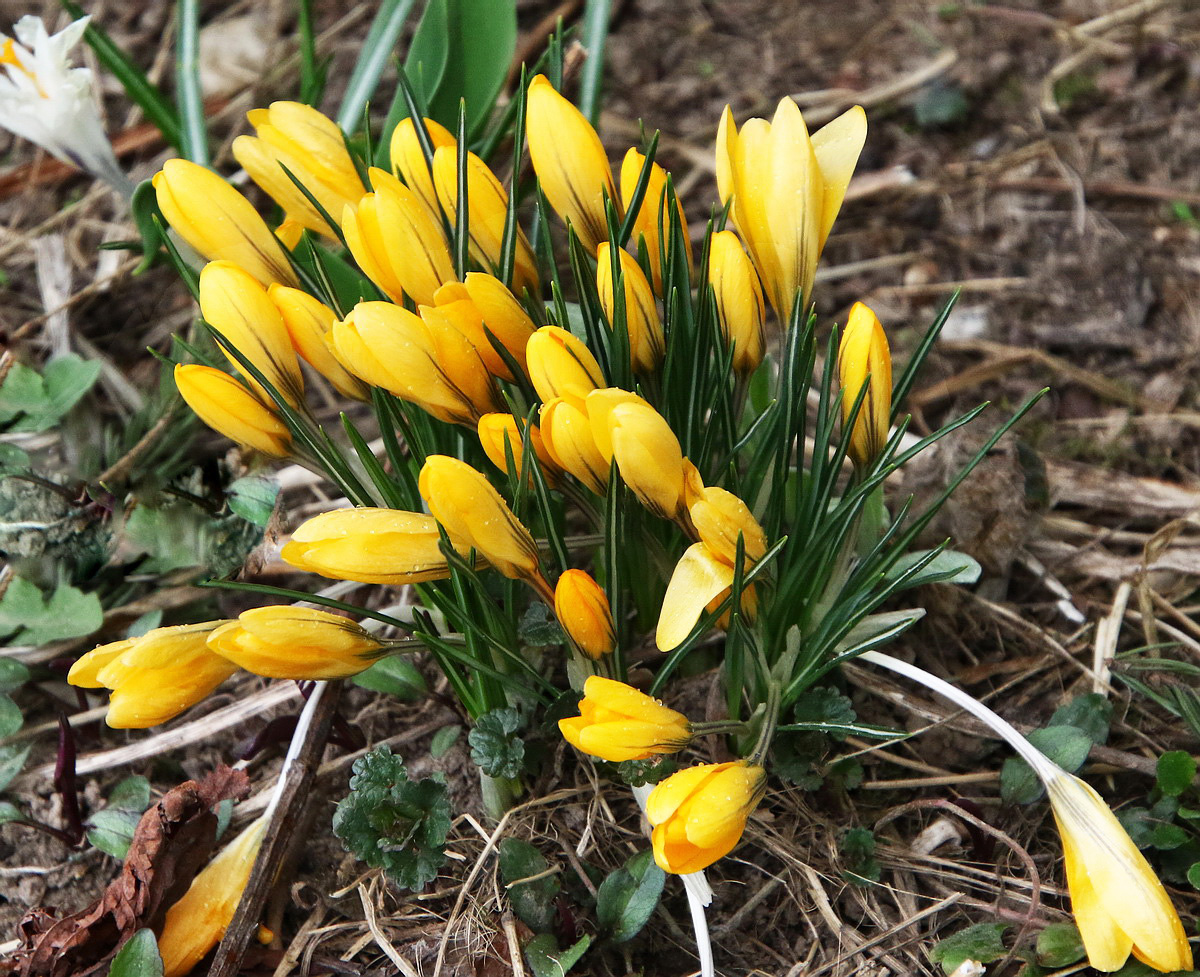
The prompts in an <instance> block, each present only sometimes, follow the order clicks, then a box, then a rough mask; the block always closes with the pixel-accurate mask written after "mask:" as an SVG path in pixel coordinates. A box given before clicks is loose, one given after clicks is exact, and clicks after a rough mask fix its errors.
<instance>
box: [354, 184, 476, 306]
mask: <svg viewBox="0 0 1200 977" xmlns="http://www.w3.org/2000/svg"><path fill="white" fill-rule="evenodd" d="M368 176H370V178H371V186H372V187H374V188H375V190H374V192H373V193H368V194H367V195H366V196H364V197H363V198H362V199H361V200H359V202H358V203H357V204H356V205H355V206H353V207H347V208H346V209H345V210H344V211H343V214H342V233H344V234H345V235H346V246H347V247H348V248H349V249H350V254H351V255H353V256H354V260H355V261H356V262H357V263H358V267H359V268H361V269H362V270H363V273H364V274H365V275H366V276H367V277H368V278H369V279H371V281H373V282H374V283H375V284H376V285H378V286H379V287H380V288H381V289H382V290H383V291H384V293H385V294H386V295H387V296H388V298H390V299H391V300H392V301H393V302H400V301H401V300H402V298H403V296H404V295H405V294H406V293H407V294H408V295H409V296H410V297H411V298H412V300H413V301H414V302H416V303H417V304H418V305H432V304H433V295H434V293H435V292H436V291H437V290H438V289H439V288H440V287H441V286H442V284H443V283H444V282H448V281H452V280H453V279H454V265H453V263H452V262H451V261H450V250H449V248H448V247H447V245H446V238H445V236H444V235H443V234H442V229H441V227H440V226H439V225H438V223H437V221H435V220H434V219H433V217H432V216H430V213H429V209H428V207H426V205H425V204H424V202H423V201H422V200H421V198H420V197H418V196H417V195H416V193H414V192H413V191H412V190H410V189H409V188H408V187H406V186H405V185H404V184H403V183H401V182H400V181H399V180H397V179H396V178H395V177H394V176H392V175H391V174H390V173H387V172H385V171H384V170H381V169H377V168H374V167H373V168H372V169H371V170H370V172H369V173H368Z"/></svg>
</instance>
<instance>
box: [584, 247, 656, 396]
mask: <svg viewBox="0 0 1200 977" xmlns="http://www.w3.org/2000/svg"><path fill="white" fill-rule="evenodd" d="M617 255H618V256H619V257H618V260H619V261H620V265H621V276H622V282H623V283H624V284H623V288H622V291H623V292H624V294H625V325H626V329H627V331H628V333H629V359H630V362H631V363H632V364H633V369H634V371H635V372H638V373H649V372H651V371H652V370H655V369H657V368H658V366H659V364H660V363H662V359H663V354H664V353H665V352H666V347H665V345H664V340H663V327H662V320H661V319H659V317H658V307H657V306H656V305H655V304H654V293H653V292H652V291H651V290H650V282H649V281H647V280H646V273H645V272H644V271H642V266H641V265H639V264H638V263H637V260H636V259H635V258H634V257H633V256H632V255H631V254H630V253H629V252H628V251H626V250H625V249H624V248H618V249H617ZM596 291H597V292H598V293H599V295H600V305H601V307H602V308H603V309H604V314H605V316H607V317H608V323H609V327H610V328H611V327H612V324H613V320H614V318H615V316H616V311H617V310H616V305H617V300H616V286H615V285H614V283H613V275H612V246H611V245H610V244H609V243H608V242H607V241H605V242H604V243H603V244H601V245H600V247H599V248H598V249H597V250H596Z"/></svg>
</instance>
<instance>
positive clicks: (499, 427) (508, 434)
mask: <svg viewBox="0 0 1200 977" xmlns="http://www.w3.org/2000/svg"><path fill="white" fill-rule="evenodd" d="M477 429H478V431H479V444H480V445H481V446H482V447H483V453H484V454H486V455H487V456H488V461H490V462H491V463H492V464H493V465H495V466H496V467H497V468H499V469H500V470H501V471H502V472H507V471H508V455H507V454H505V450H504V446H505V445H506V444H507V445H508V450H509V451H510V452H511V453H512V459H513V464H514V465H515V466H516V469H515V470H516V472H517V477H518V478H520V477H522V476H524V475H525V465H524V459H523V457H522V455H523V454H524V450H525V448H524V425H523V422H518V421H517V419H516V418H515V417H513V416H512V414H500V413H495V414H484V415H483V417H481V418H479V425H478V428H477ZM529 444H530V446H531V447H532V448H533V453H534V454H535V455H536V456H537V459H538V462H539V463H540V464H541V466H542V472H543V474H544V475H545V476H546V479H547V481H549V482H551V483H553V482H554V479H555V475H556V473H557V472H558V470H559V469H558V466H557V465H556V464H555V463H554V459H553V458H551V457H550V453H549V452H548V451H546V446H545V445H544V444H543V443H542V432H541V429H540V428H539V427H538V426H537V425H536V424H531V425H530V427H529Z"/></svg>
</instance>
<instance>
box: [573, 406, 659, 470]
mask: <svg viewBox="0 0 1200 977" xmlns="http://www.w3.org/2000/svg"><path fill="white" fill-rule="evenodd" d="M583 403H584V407H585V408H586V410H587V416H588V420H589V421H590V422H591V424H592V439H593V440H594V441H595V442H596V449H597V450H598V451H599V452H600V455H601V457H603V458H604V462H605V464H608V463H609V462H611V461H612V458H613V447H612V425H611V424H610V420H611V415H612V412H613V408H615V407H616V406H618V405H619V404H641V405H642V406H643V407H648V408H650V410H653V409H654V408H653V407H650V404H649V402H648V401H646V400H644V399H642V398H641V397H639V396H638V395H637V394H635V393H631V392H630V391H628V390H623V389H621V388H620V387H601V388H600V389H599V390H593V391H592V392H591V393H589V394H588V395H587V396H586V397H585V398H584V400H583Z"/></svg>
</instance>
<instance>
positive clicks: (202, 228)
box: [153, 159, 299, 285]
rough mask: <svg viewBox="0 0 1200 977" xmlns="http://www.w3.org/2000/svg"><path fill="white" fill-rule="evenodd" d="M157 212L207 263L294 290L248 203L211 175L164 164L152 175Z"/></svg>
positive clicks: (191, 166)
mask: <svg viewBox="0 0 1200 977" xmlns="http://www.w3.org/2000/svg"><path fill="white" fill-rule="evenodd" d="M153 183H154V193H155V196H156V197H157V199H158V207H159V210H161V211H162V212H163V216H164V217H165V218H166V219H167V223H168V224H170V225H171V228H172V229H173V230H174V231H175V233H176V234H178V235H179V236H180V237H181V238H183V239H184V240H185V241H187V243H188V244H190V245H191V246H192V247H193V248H195V249H196V250H197V251H198V252H199V253H200V254H201V255H203V256H204V257H205V258H208V259H209V260H210V261H216V260H219V259H226V260H228V261H232V262H234V263H236V264H238V265H240V266H241V267H242V268H245V269H246V271H248V272H249V273H250V274H251V275H253V276H254V277H255V278H257V279H258V280H259V282H260V283H261V284H263V285H269V284H270V283H271V282H281V283H283V284H284V285H298V284H299V282H298V281H297V280H296V275H295V273H294V272H293V271H292V266H291V264H290V263H289V262H288V258H287V254H286V253H285V252H284V250H283V247H282V246H281V245H280V244H279V242H278V241H277V240H275V236H274V235H273V234H272V233H271V231H270V230H269V229H268V227H267V225H266V222H265V221H264V220H263V219H262V218H261V217H259V216H258V211H256V210H255V209H254V207H253V206H252V205H251V203H250V201H249V200H247V199H246V198H245V197H243V196H242V195H241V194H240V193H238V192H237V190H235V189H234V188H233V187H231V186H230V185H229V184H228V183H226V182H225V180H224V179H222V178H221V177H219V176H217V174H216V173H214V172H213V171H212V170H210V169H207V168H206V167H203V166H199V165H197V164H196V163H191V162H188V161H187V160H186V159H169V160H167V161H166V162H165V163H164V164H163V168H162V169H161V170H160V171H159V172H158V173H156V174H154V180H153Z"/></svg>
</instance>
